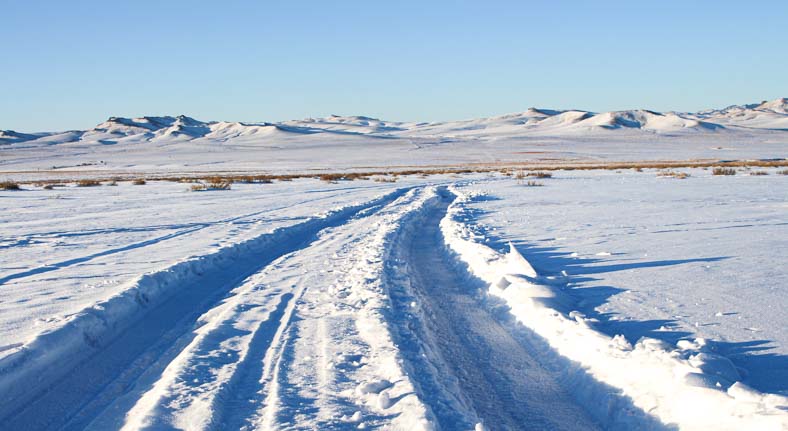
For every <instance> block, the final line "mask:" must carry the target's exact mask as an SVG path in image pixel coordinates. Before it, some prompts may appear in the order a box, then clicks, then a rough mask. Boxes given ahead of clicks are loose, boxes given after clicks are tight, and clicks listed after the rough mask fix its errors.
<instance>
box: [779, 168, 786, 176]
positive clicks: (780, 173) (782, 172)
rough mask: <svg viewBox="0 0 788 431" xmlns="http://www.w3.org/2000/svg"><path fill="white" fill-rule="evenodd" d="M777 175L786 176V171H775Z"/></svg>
mask: <svg viewBox="0 0 788 431" xmlns="http://www.w3.org/2000/svg"><path fill="white" fill-rule="evenodd" d="M777 175H788V169H783V170H781V171H777Z"/></svg>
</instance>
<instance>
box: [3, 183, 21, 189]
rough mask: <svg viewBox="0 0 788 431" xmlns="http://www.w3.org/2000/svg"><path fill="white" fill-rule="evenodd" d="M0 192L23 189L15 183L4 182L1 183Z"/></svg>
mask: <svg viewBox="0 0 788 431" xmlns="http://www.w3.org/2000/svg"><path fill="white" fill-rule="evenodd" d="M0 190H21V188H20V187H19V184H17V183H15V182H13V181H3V182H0Z"/></svg>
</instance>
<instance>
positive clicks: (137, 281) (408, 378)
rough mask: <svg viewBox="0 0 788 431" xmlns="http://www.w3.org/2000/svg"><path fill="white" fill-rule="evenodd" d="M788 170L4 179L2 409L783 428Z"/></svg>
mask: <svg viewBox="0 0 788 431" xmlns="http://www.w3.org/2000/svg"><path fill="white" fill-rule="evenodd" d="M660 124H661V123H660ZM381 127H382V126H381ZM425 127H426V126H425ZM272 130H273V129H272ZM276 130H278V131H281V130H280V129H276ZM277 133H278V132H277ZM15 145H17V144H15ZM108 148H110V147H108ZM31 151H32V150H31ZM20 154H22V153H20ZM31 154H32V153H31ZM783 169H784V168H779V169H777V168H757V169H752V170H750V169H747V168H737V172H736V175H730V176H723V175H712V170H711V169H708V170H705V169H699V168H698V169H679V170H675V171H674V172H673V174H671V175H665V174H664V173H660V172H659V171H657V170H655V169H644V170H643V171H642V172H638V171H635V170H622V171H602V170H596V171H553V172H551V174H552V175H551V176H545V175H543V176H542V177H536V176H531V177H524V174H527V173H528V172H523V173H522V174H521V175H518V174H519V173H518V172H517V171H512V172H511V175H510V176H506V175H503V174H501V173H490V174H473V175H465V176H457V175H451V176H450V175H435V176H430V177H420V176H403V177H399V178H397V179H396V181H395V182H376V181H372V180H356V181H338V182H335V183H328V182H324V181H318V180H316V179H298V180H295V181H275V182H273V183H271V184H240V183H237V184H233V185H232V188H231V189H229V190H206V191H190V186H191V184H187V183H175V182H164V181H148V183H147V184H144V185H133V184H132V183H130V182H119V183H118V184H117V185H116V186H109V185H102V186H96V187H76V186H74V185H73V184H71V185H64V186H60V187H55V188H54V189H52V190H46V189H43V188H42V187H40V186H34V185H28V184H23V185H22V186H21V188H22V190H17V191H12V190H7V191H0V430H50V429H55V430H61V429H64V430H80V429H90V430H109V429H124V430H140V429H149V430H154V429H155V430H160V429H184V430H209V429H210V430H225V429H226V430H279V429H292V430H295V429H305V430H306V429H309V430H311V429H373V428H376V429H394V430H433V429H443V430H473V429H476V430H508V429H540V430H541V429H545V430H547V429H549V430H601V429H620V430H634V429H636V430H674V429H681V430H766V431H769V430H775V431H776V430H786V429H788V397H787V396H788V356H787V355H788V335H787V334H786V328H788V311H786V310H788V295H786V293H785V287H786V285H788V269H786V267H785V250H788V193H786V190H788V175H783V174H781V173H780V171H782V170H783ZM756 171H758V173H765V174H766V175H763V174H762V175H755V173H756ZM682 173H683V174H686V175H681V174H682ZM518 176H519V177H521V178H518ZM682 177H683V178H682Z"/></svg>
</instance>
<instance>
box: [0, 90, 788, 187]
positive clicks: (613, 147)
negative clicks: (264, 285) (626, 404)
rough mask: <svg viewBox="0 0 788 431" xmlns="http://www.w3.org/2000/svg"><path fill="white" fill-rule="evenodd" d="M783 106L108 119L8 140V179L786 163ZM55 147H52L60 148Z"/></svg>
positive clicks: (1, 135) (1, 136) (7, 134)
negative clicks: (86, 170) (87, 171)
mask: <svg viewBox="0 0 788 431" xmlns="http://www.w3.org/2000/svg"><path fill="white" fill-rule="evenodd" d="M786 132H788V110H787V109H786V99H784V98H780V99H776V100H773V101H771V102H763V103H760V104H751V105H741V106H730V107H727V108H724V109H718V110H707V111H701V112H696V113H681V112H666V113H660V112H655V111H650V110H643V109H637V110H626V111H612V112H601V113H595V112H589V111H582V110H551V109H536V108H530V109H528V110H526V111H524V112H520V113H514V114H508V115H502V116H497V117H489V118H477V119H470V120H460V121H446V122H392V121H384V120H380V119H375V118H370V117H364V116H337V115H332V116H329V117H324V118H308V119H304V120H290V121H283V122H278V123H269V122H260V123H241V122H227V121H207V122H206V121H201V120H197V119H194V118H190V117H187V116H183V115H181V116H177V117H171V116H164V117H141V118H122V117H111V118H109V119H108V120H107V121H105V122H103V123H101V124H98V125H97V126H95V127H93V128H92V129H90V130H83V131H67V132H44V133H19V132H15V131H11V130H6V131H2V132H0V172H3V171H5V172H16V171H31V170H35V171H41V170H52V168H53V167H55V168H57V169H60V170H62V169H70V168H73V167H84V166H100V168H101V169H103V170H113V169H114V170H118V169H130V170H135V171H139V170H146V171H150V170H172V169H174V168H178V169H183V170H188V171H191V170H217V169H219V170H222V169H233V170H246V169H254V170H260V169H266V170H272V171H276V170H280V171H281V170H304V169H349V168H354V167H384V166H393V165H396V166H414V165H434V164H463V163H498V162H521V161H527V160H543V159H549V160H600V159H607V160H633V159H637V160H644V159H674V160H675V159H698V158H705V159H709V158H712V159H714V158H721V159H743V158H774V157H784V156H785V152H786V151H785V143H786V142H787V141H788V133H786ZM53 145H55V146H56V147H53Z"/></svg>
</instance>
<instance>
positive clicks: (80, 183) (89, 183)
mask: <svg viewBox="0 0 788 431" xmlns="http://www.w3.org/2000/svg"><path fill="white" fill-rule="evenodd" d="M100 185H101V181H99V180H88V179H85V180H79V181H77V187H96V186H100Z"/></svg>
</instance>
